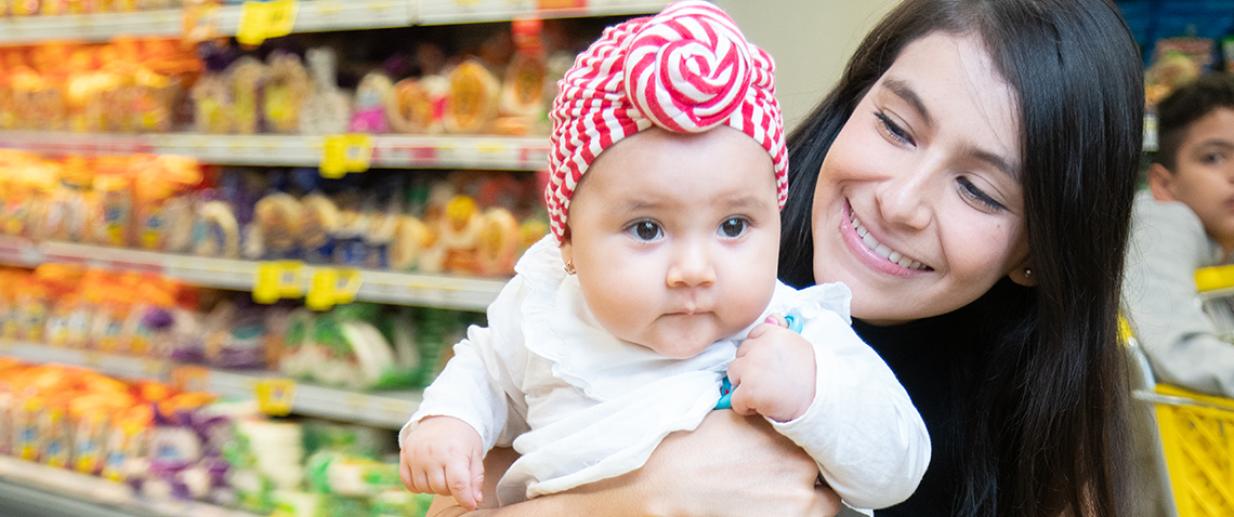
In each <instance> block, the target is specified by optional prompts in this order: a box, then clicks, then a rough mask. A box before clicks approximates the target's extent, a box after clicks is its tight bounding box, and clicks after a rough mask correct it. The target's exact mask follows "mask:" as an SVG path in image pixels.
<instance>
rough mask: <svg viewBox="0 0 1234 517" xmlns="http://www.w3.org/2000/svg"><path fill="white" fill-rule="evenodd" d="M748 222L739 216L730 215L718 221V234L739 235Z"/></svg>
mask: <svg viewBox="0 0 1234 517" xmlns="http://www.w3.org/2000/svg"><path fill="white" fill-rule="evenodd" d="M749 225H750V222H749V221H746V220H745V219H742V218H740V217H730V218H729V219H728V220H726V221H724V222H723V223H720V235H723V236H725V237H730V238H731V237H740V236H741V234H743V233H745V232H746V228H747V227H749Z"/></svg>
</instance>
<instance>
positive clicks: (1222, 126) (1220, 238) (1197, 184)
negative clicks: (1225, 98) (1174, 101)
mask: <svg viewBox="0 0 1234 517" xmlns="http://www.w3.org/2000/svg"><path fill="white" fill-rule="evenodd" d="M1174 161H1175V166H1174V168H1175V170H1174V171H1169V170H1166V169H1165V167H1163V166H1162V165H1161V164H1153V166H1152V168H1151V169H1150V170H1149V187H1150V188H1151V189H1152V193H1153V197H1155V198H1156V199H1157V200H1159V201H1181V202H1182V203H1184V204H1186V205H1187V206H1188V207H1190V208H1191V210H1192V211H1193V212H1195V214H1196V215H1197V216H1199V218H1200V222H1201V223H1203V224H1204V231H1205V232H1207V233H1208V236H1209V237H1211V238H1212V239H1213V240H1214V241H1216V242H1217V243H1218V244H1220V245H1221V247H1222V248H1223V249H1224V250H1225V253H1226V254H1227V255H1228V254H1229V253H1230V252H1231V250H1234V109H1230V108H1217V109H1216V110H1213V111H1212V112H1209V113H1208V114H1207V115H1205V116H1203V117H1201V118H1200V119H1198V120H1196V121H1195V122H1194V123H1193V124H1192V125H1191V127H1190V128H1189V129H1188V130H1187V133H1186V135H1185V136H1184V138H1183V141H1182V144H1181V145H1179V146H1178V154H1177V156H1175V160H1174Z"/></svg>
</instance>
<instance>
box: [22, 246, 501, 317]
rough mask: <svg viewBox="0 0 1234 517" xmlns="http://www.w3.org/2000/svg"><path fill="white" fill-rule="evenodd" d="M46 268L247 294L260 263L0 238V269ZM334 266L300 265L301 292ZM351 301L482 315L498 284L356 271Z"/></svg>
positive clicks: (430, 276)
mask: <svg viewBox="0 0 1234 517" xmlns="http://www.w3.org/2000/svg"><path fill="white" fill-rule="evenodd" d="M48 263H74V264H85V265H89V266H95V267H101V268H105V269H110V270H113V271H137V272H151V273H161V274H164V275H166V276H168V277H171V278H174V279H176V280H179V281H181V282H184V283H186V284H189V285H194V286H198V287H210V288H216V289H232V290H240V291H251V290H253V288H254V287H255V286H256V285H257V281H258V280H257V277H258V272H259V269H260V268H261V267H262V265H263V264H265V263H263V262H258V261H252V260H232V259H220V258H207V257H196V256H191V255H173V254H168V253H155V252H150V251H140V250H131V249H123V248H109V247H105V246H91V245H88V244H75V243H68V242H42V243H36V242H32V241H30V240H28V239H22V238H16V237H8V236H0V264H4V265H9V266H22V267H33V266H38V265H40V264H48ZM326 268H333V269H339V268H338V267H336V266H313V265H304V266H303V270H302V271H301V275H300V285H301V292H308V289H309V287H310V282H311V280H312V278H313V274H314V273H315V272H316V271H317V270H320V269H326ZM359 276H360V287H359V290H358V291H357V292H356V299H357V300H360V301H368V302H375V303H388V304H395V305H417V306H426V307H438V308H443V309H459V310H468V311H480V312H482V311H484V309H485V308H487V307H488V305H489V304H490V303H492V302H493V300H495V299H496V298H497V294H498V293H500V292H501V288H502V287H503V286H504V285H505V280H504V279H487V278H469V277H460V276H447V275H419V274H412V273H396V272H391V271H375V270H359Z"/></svg>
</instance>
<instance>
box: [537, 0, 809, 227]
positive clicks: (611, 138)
mask: <svg viewBox="0 0 1234 517" xmlns="http://www.w3.org/2000/svg"><path fill="white" fill-rule="evenodd" d="M558 88H559V90H558V94H557V98H556V99H555V100H553V108H552V111H550V113H549V117H550V118H552V120H553V133H552V135H551V142H552V149H550V151H549V183H548V188H547V189H546V190H545V192H544V199H545V202H546V203H547V205H548V212H549V218H550V219H551V221H550V226H551V227H552V231H553V235H554V236H556V237H557V240H558V241H561V239H562V232H563V231H564V230H565V225H566V215H567V213H568V211H569V207H570V199H571V198H572V197H573V196H574V189H575V187H576V186H577V185H578V182H579V180H581V179H582V177H583V173H585V172H587V168H588V167H589V166H590V165H591V163H592V162H593V161H595V159H596V157H597V156H599V155H600V153H601V152H602V151H604V150H605V149H607V148H609V147H611V146H612V145H613V144H615V143H617V142H618V141H620V140H621V139H622V138H625V137H627V136H630V135H633V134H635V133H638V132H639V131H642V130H644V129H647V128H649V127H651V126H652V124H655V125H657V126H660V127H661V128H663V129H666V130H669V131H673V132H677V133H701V132H703V131H707V130H709V129H711V128H714V127H717V126H720V125H727V126H729V127H732V128H734V129H737V130H738V131H741V132H743V133H745V134H747V135H750V137H751V138H753V139H754V140H755V141H756V142H758V143H759V145H762V146H763V149H766V150H767V153H768V154H770V155H771V162H772V165H773V166H774V169H775V176H776V190H777V192H776V195H777V198H778V201H779V206H780V207H781V208H783V207H784V200H785V199H786V198H787V196H788V155H787V153H786V152H785V146H784V121H783V119H782V117H781V115H780V105H779V103H777V102H776V98H775V62H774V61H773V60H772V59H771V55H770V54H767V53H766V52H764V51H763V49H760V48H758V47H756V46H754V44H752V43H750V42H748V41H746V38H745V36H743V35H742V34H741V30H740V29H738V28H737V24H735V23H734V22H733V20H732V19H731V18H729V17H728V15H727V14H725V13H724V11H722V10H720V9H719V8H718V7H716V6H714V5H712V4H710V3H707V2H703V1H699V0H685V1H682V2H677V3H674V4H672V5H670V6H668V7H667V8H665V9H664V11H663V12H661V13H660V14H658V15H656V16H653V17H645V18H636V19H633V20H629V21H627V22H624V23H621V24H619V25H615V26H613V27H609V28H608V29H605V31H604V34H603V35H602V36H600V39H599V41H596V42H595V43H593V44H592V45H591V47H590V48H588V49H587V51H586V52H583V53H582V54H580V55H579V56H578V59H576V60H575V61H574V66H573V67H572V68H570V70H569V71H568V72H566V75H565V78H563V79H562V80H561V81H559V82H558Z"/></svg>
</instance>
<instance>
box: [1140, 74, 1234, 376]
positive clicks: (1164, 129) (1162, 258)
mask: <svg viewBox="0 0 1234 517" xmlns="http://www.w3.org/2000/svg"><path fill="white" fill-rule="evenodd" d="M1157 110H1158V135H1159V137H1158V141H1159V142H1160V145H1159V149H1158V152H1157V156H1156V160H1155V161H1156V163H1153V164H1152V165H1151V166H1150V168H1149V171H1148V185H1149V190H1148V191H1147V192H1142V193H1140V194H1139V195H1138V196H1137V197H1136V199H1135V208H1134V212H1133V214H1132V227H1131V232H1132V233H1131V246H1130V252H1129V255H1128V256H1127V271H1126V277H1125V279H1124V288H1123V291H1124V296H1125V299H1126V305H1127V313H1128V316H1129V317H1130V319H1131V322H1132V324H1133V326H1134V327H1135V332H1136V337H1137V338H1138V339H1139V341H1140V342H1141V343H1142V345H1143V347H1144V352H1145V354H1146V355H1147V356H1148V358H1149V362H1150V363H1151V365H1152V368H1153V373H1154V374H1155V375H1156V377H1157V380H1158V381H1159V382H1163V383H1167V384H1173V385H1177V386H1181V387H1184V388H1187V389H1191V390H1195V391H1199V392H1203V393H1207V394H1211V395H1219V396H1224V397H1234V344H1231V343H1228V342H1226V341H1223V340H1221V339H1220V338H1219V337H1218V335H1217V329H1216V326H1215V325H1214V323H1213V321H1212V320H1210V319H1209V317H1208V316H1207V315H1206V314H1205V313H1204V311H1203V309H1202V308H1201V305H1200V303H1199V300H1198V299H1197V298H1196V283H1195V270H1196V269H1199V268H1202V267H1208V266H1215V265H1220V264H1229V263H1231V254H1232V252H1234V76H1231V75H1229V74H1225V73H1216V74H1212V75H1209V76H1206V77H1203V78H1200V79H1199V80H1197V81H1196V82H1194V83H1192V84H1190V85H1187V86H1184V87H1182V88H1180V89H1179V90H1178V91H1176V92H1174V93H1173V94H1171V95H1170V96H1169V97H1168V98H1166V99H1165V100H1164V101H1162V102H1161V103H1160V104H1159V105H1158V107H1157Z"/></svg>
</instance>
